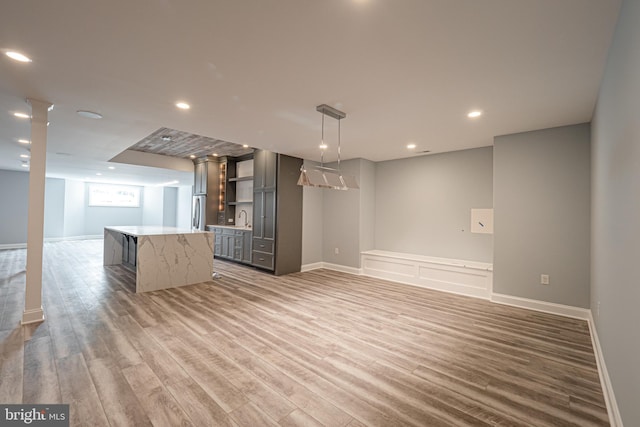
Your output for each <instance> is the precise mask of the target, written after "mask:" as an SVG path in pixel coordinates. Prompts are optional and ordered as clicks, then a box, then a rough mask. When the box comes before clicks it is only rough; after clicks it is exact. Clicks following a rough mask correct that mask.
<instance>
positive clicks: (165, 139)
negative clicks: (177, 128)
mask: <svg viewBox="0 0 640 427" xmlns="http://www.w3.org/2000/svg"><path fill="white" fill-rule="evenodd" d="M160 139H162V140H163V141H171V136H169V135H162V136H161V137H160Z"/></svg>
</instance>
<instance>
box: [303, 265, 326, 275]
mask: <svg viewBox="0 0 640 427" xmlns="http://www.w3.org/2000/svg"><path fill="white" fill-rule="evenodd" d="M319 268H324V263H323V262H314V263H311V264H304V265H303V266H301V267H300V271H301V272H302V273H304V272H305V271H311V270H317V269H319Z"/></svg>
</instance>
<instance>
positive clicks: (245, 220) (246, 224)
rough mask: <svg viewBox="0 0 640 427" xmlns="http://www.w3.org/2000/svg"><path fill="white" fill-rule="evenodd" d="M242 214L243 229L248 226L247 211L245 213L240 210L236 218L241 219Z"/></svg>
mask: <svg viewBox="0 0 640 427" xmlns="http://www.w3.org/2000/svg"><path fill="white" fill-rule="evenodd" d="M242 212H244V226H245V228H246V227H247V226H248V225H249V219H248V218H247V216H248V215H247V211H245V210H244V209H242V210H241V211H240V213H239V214H238V218H242Z"/></svg>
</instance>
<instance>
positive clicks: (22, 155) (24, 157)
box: [20, 154, 30, 159]
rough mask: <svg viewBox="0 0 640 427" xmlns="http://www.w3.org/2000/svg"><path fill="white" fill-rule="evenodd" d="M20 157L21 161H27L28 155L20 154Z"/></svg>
mask: <svg viewBox="0 0 640 427" xmlns="http://www.w3.org/2000/svg"><path fill="white" fill-rule="evenodd" d="M20 157H22V158H23V159H28V158H29V157H30V156H29V155H28V154H20Z"/></svg>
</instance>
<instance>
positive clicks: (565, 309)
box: [491, 293, 591, 320]
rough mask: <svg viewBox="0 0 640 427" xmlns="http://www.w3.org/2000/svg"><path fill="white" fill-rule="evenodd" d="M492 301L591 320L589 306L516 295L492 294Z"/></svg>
mask: <svg viewBox="0 0 640 427" xmlns="http://www.w3.org/2000/svg"><path fill="white" fill-rule="evenodd" d="M491 301H492V302H495V303H498V304H505V305H511V306H514V307H520V308H527V309H529V310H535V311H541V312H543V313H549V314H557V315H559V316H565V317H572V318H574V319H582V320H589V314H590V313H591V310H589V309H587V308H581V307H574V306H571V305H563V304H556V303H552V302H546V301H538V300H534V299H529V298H521V297H514V296H511V295H503V294H496V293H493V294H491Z"/></svg>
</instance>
